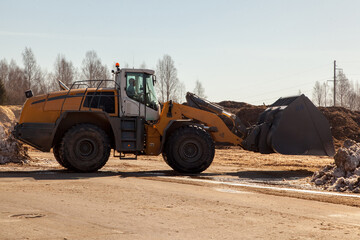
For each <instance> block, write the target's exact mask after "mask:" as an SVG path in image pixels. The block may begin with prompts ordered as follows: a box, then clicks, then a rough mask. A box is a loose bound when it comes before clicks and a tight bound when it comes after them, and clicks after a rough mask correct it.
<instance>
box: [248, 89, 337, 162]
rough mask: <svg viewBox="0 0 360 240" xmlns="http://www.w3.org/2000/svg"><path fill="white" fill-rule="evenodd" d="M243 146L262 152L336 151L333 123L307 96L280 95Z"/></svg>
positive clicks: (332, 154)
mask: <svg viewBox="0 0 360 240" xmlns="http://www.w3.org/2000/svg"><path fill="white" fill-rule="evenodd" d="M242 145H243V147H244V148H245V149H247V150H252V151H254V150H255V151H259V152H261V153H271V152H277V153H281V154H289V155H328V156H334V154H335V150H334V145H333V140H332V135H331V131H330V125H329V122H328V121H327V119H326V118H325V116H324V115H323V114H322V113H321V112H320V111H319V110H318V109H317V108H316V107H315V106H314V104H313V103H312V102H311V101H310V100H309V99H308V98H307V97H306V96H305V95H301V96H296V97H288V98H280V99H279V100H277V101H276V102H275V103H274V104H272V105H270V106H269V107H268V108H267V109H266V110H265V111H264V112H263V113H262V114H260V116H259V121H258V124H257V125H256V126H253V127H252V128H251V129H249V132H248V135H247V137H246V138H245V140H244V141H243V143H242Z"/></svg>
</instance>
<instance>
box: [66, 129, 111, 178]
mask: <svg viewBox="0 0 360 240" xmlns="http://www.w3.org/2000/svg"><path fill="white" fill-rule="evenodd" d="M110 150H111V147H110V141H109V137H108V136H107V134H106V133H105V132H104V131H103V130H102V129H100V128H99V127H97V126H95V125H92V124H79V125H75V126H74V127H72V128H71V129H70V130H69V131H68V132H67V133H66V134H65V136H64V138H63V140H62V142H61V151H60V159H66V163H68V164H69V166H68V167H67V168H68V169H69V170H74V171H77V172H95V171H97V170H98V169H100V168H102V167H103V166H104V165H105V164H106V162H107V160H108V159H109V156H110Z"/></svg>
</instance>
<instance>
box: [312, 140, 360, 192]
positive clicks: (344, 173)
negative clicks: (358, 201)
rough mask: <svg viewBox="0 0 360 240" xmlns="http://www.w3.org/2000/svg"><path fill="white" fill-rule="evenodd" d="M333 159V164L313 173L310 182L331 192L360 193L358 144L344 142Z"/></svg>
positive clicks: (359, 145)
mask: <svg viewBox="0 0 360 240" xmlns="http://www.w3.org/2000/svg"><path fill="white" fill-rule="evenodd" d="M334 159H335V164H332V165H328V166H326V167H325V168H324V169H322V170H320V171H317V172H315V173H314V175H313V177H312V179H311V181H312V182H313V183H315V185H317V186H322V187H323V188H324V189H327V190H331V191H340V192H344V191H348V192H354V193H360V143H356V142H355V141H353V140H346V141H345V142H344V145H343V147H341V148H340V149H339V150H338V152H337V153H336V155H335V156H334Z"/></svg>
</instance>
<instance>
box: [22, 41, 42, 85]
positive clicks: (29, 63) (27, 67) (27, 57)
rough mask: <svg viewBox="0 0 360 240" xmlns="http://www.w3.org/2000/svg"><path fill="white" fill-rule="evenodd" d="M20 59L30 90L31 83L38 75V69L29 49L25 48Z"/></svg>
mask: <svg viewBox="0 0 360 240" xmlns="http://www.w3.org/2000/svg"><path fill="white" fill-rule="evenodd" d="M22 58H23V63H24V73H25V78H26V82H27V87H28V89H31V87H32V84H33V82H34V81H35V79H36V78H37V77H38V75H39V67H38V66H37V64H36V59H35V56H34V53H33V51H32V50H31V48H28V47H25V50H24V52H23V53H22Z"/></svg>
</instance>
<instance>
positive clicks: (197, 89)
mask: <svg viewBox="0 0 360 240" xmlns="http://www.w3.org/2000/svg"><path fill="white" fill-rule="evenodd" d="M194 93H195V94H196V95H198V96H199V97H201V98H207V96H206V95H205V88H204V87H203V85H202V83H201V82H200V81H199V80H196V82H195V88H194Z"/></svg>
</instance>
